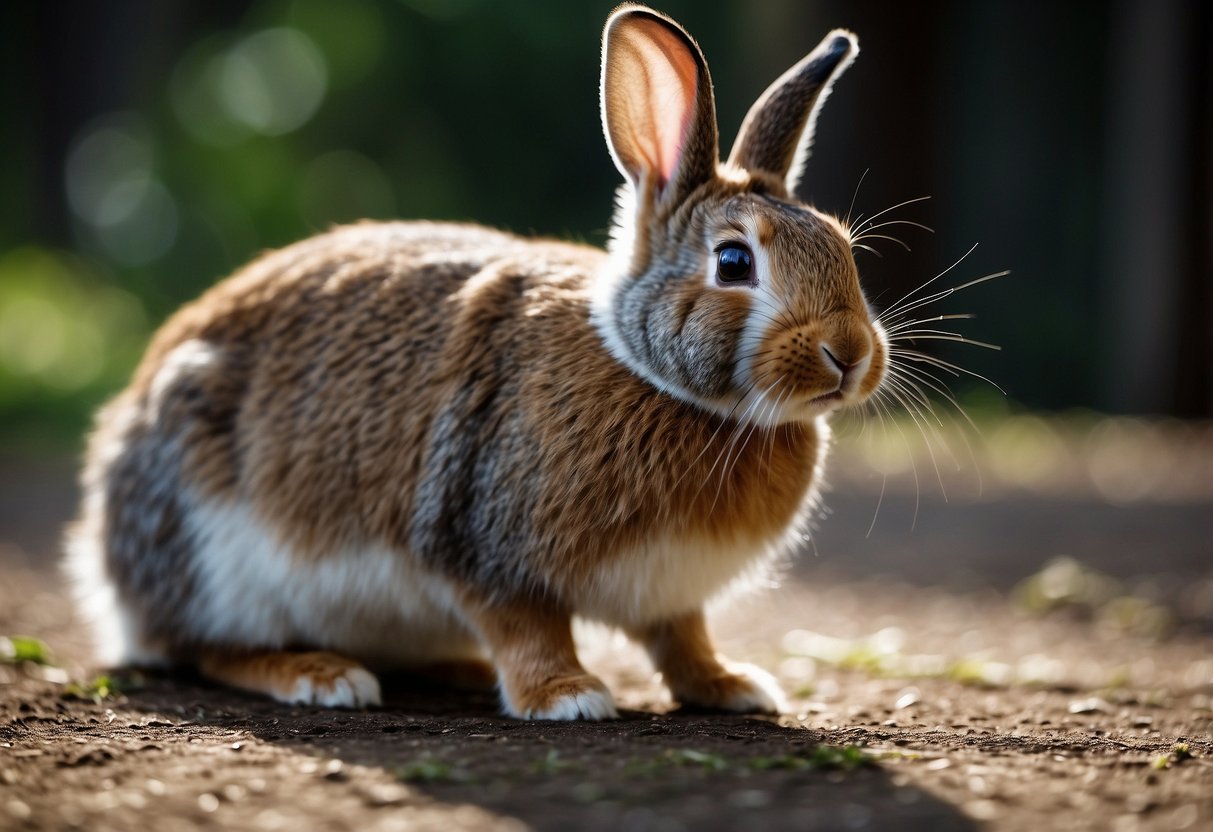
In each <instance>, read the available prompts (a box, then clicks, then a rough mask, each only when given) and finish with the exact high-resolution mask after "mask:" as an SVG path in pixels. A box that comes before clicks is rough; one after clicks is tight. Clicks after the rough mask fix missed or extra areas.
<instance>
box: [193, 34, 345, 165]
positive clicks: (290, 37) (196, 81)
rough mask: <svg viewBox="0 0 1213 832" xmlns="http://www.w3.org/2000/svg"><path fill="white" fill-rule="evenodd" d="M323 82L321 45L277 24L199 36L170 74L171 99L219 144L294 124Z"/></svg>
mask: <svg viewBox="0 0 1213 832" xmlns="http://www.w3.org/2000/svg"><path fill="white" fill-rule="evenodd" d="M327 90H328V66H327V64H326V62H325V58H324V55H323V54H322V53H321V51H320V49H319V48H318V47H317V46H316V44H315V42H313V41H312V39H311V38H309V37H308V36H307V35H305V34H304V33H303V32H301V31H299V30H298V29H294V28H290V27H285V26H282V27H275V28H272V29H263V30H261V31H259V32H254V33H253V34H251V35H248V36H246V37H244V38H242V39H240V40H238V41H236V42H235V43H233V44H230V45H229V44H227V43H226V41H225V40H223V39H212V40H210V41H204V42H203V43H201V44H200V45H199V46H198V47H197V48H196V49H195V50H194V51H193V52H191V53H190V54H189V55H187V56H186V58H185V60H183V61H182V62H181V65H180V66H179V68H178V70H177V72H176V74H175V75H174V78H173V83H172V101H173V108H174V110H175V111H176V113H177V117H178V118H179V119H180V120H181V123H182V125H184V126H185V128H186V129H187V130H189V131H190V133H191V134H193V136H194V137H195V138H196V139H198V140H199V141H202V142H206V143H207V144H214V145H221V146H226V145H232V144H235V143H237V142H239V141H241V140H243V139H245V138H247V137H248V136H250V135H254V134H260V135H265V136H280V135H284V134H286V133H290V132H291V131H293V130H297V129H298V128H300V127H302V126H303V125H304V124H306V123H307V122H308V121H309V120H310V119H311V118H312V116H313V115H315V113H316V111H317V110H318V109H319V107H320V105H321V103H322V102H323V101H324V96H325V93H326V92H327Z"/></svg>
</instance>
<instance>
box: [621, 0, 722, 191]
mask: <svg viewBox="0 0 1213 832" xmlns="http://www.w3.org/2000/svg"><path fill="white" fill-rule="evenodd" d="M602 124H603V128H604V129H605V130H606V137H607V144H608V145H609V146H610V149H611V155H612V156H613V157H614V159H615V165H616V166H617V167H618V168H619V171H620V172H621V173H622V174H623V175H624V176H626V177H627V178H628V180H629V181H631V183H632V184H633V185H634V186H635V187H636V189H637V191H639V192H640V193H641V194H642V195H643V197H644V198H646V199H652V200H654V202H655V203H657V204H658V205H661V206H665V207H667V208H672V207H673V206H675V205H677V204H679V203H681V201H682V200H683V199H684V198H685V197H686V196H687V195H689V194H690V193H691V191H693V190H694V189H695V188H697V187H698V186H699V185H701V184H703V183H704V182H706V181H708V180H709V179H711V178H712V177H713V176H715V174H716V165H717V162H718V161H719V158H720V149H719V136H718V132H717V128H716V105H715V101H714V99H713V97H712V81H711V78H710V77H709V76H708V68H707V64H706V63H705V62H704V59H703V54H702V53H701V52H700V51H699V47H698V46H697V45H696V44H695V41H694V40H692V39H691V36H690V35H688V34H687V33H686V31H685V30H684V29H683V28H682V27H681V26H679V25H678V24H677V23H675V22H674V21H673V20H670V19H669V18H668V17H665V16H664V15H661V14H658V13H657V12H655V11H653V10H651V9H647V8H644V7H643V6H625V7H623V8H621V9H619V10H618V11H616V12H615V13H614V14H612V15H611V17H610V19H608V20H607V24H606V31H605V32H604V33H603V42H602Z"/></svg>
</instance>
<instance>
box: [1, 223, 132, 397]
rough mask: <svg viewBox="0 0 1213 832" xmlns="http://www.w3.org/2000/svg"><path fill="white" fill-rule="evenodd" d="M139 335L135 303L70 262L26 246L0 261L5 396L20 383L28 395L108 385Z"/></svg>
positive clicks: (12, 393) (127, 362)
mask: <svg viewBox="0 0 1213 832" xmlns="http://www.w3.org/2000/svg"><path fill="white" fill-rule="evenodd" d="M146 331H147V319H146V316H145V314H144V310H143V308H142V306H141V305H140V303H139V301H138V300H137V299H136V298H135V297H134V296H132V295H130V294H129V293H127V292H125V291H123V290H121V289H117V288H115V287H112V286H106V285H104V284H101V283H99V282H98V281H96V280H94V279H92V276H91V275H89V274H88V273H87V272H86V271H85V270H84V269H83V267H82V266H81V264H80V263H79V262H78V261H76V260H73V259H71V258H67V257H62V256H59V255H56V254H53V253H51V252H47V251H44V250H42V249H37V248H33V247H27V248H21V249H16V250H14V251H11V252H8V253H7V254H5V255H4V256H3V257H2V258H0V375H4V376H6V377H7V378H8V379H9V386H8V390H7V394H8V395H9V396H10V397H12V396H20V395H21V389H22V388H23V387H25V386H26V385H29V387H30V388H31V395H33V390H36V389H37V388H38V387H43V388H50V389H53V390H62V391H75V390H80V389H83V388H85V387H87V386H89V385H91V384H94V383H96V382H98V381H99V380H101V379H102V378H103V377H105V378H109V379H111V381H116V380H117V379H118V377H120V376H121V375H123V374H125V373H126V372H128V371H129V368H130V365H131V364H133V363H134V360H135V358H136V356H137V355H138V351H139V349H140V348H141V346H142V340H143V337H144V335H145V333H146Z"/></svg>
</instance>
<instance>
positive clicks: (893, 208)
mask: <svg viewBox="0 0 1213 832" xmlns="http://www.w3.org/2000/svg"><path fill="white" fill-rule="evenodd" d="M930 198H931V197H929V196H919V197H915V198H914V199H907V200H906V201H905V202H899V203H897V204H896V205H890V206H889V207H888V208H886V209H884V210H883V211H877V212H876V213H875V214H873V215H872V216H870V217H868V219H867V220H865V221H864V223H863V224H861V225H860V226H859V227H857V228H856V229H855V233H856V234H858V233H861V232H862V231H863V228H864V226H865V225H869V224H871V222H872V221H873V220H875V219H876V218H878V217H883V216H884V215H885V214H887V213H889V212H890V211H896V210H897V209H898V208H903V207H905V206H906V205H913V204H914V203H915V202H925V201H926V200H928V199H930Z"/></svg>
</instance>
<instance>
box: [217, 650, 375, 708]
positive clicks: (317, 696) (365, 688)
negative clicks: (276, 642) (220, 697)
mask: <svg viewBox="0 0 1213 832" xmlns="http://www.w3.org/2000/svg"><path fill="white" fill-rule="evenodd" d="M198 666H199V669H200V670H201V671H202V673H203V674H204V675H206V676H209V677H210V678H212V679H214V680H216V681H218V682H223V683H224V684H228V685H232V686H233V687H238V688H244V689H245V690H251V691H255V692H257V693H264V694H267V695H269V696H271V697H273V698H274V699H277V700H278V701H279V702H286V703H290V704H300V705H319V706H321V707H324V708H364V707H367V706H369V705H378V704H380V702H381V697H380V693H379V680H378V679H376V678H375V676H374V675H373V674H371V673H370V671H368V670H367V669H366V668H364V667H363V666H362V665H360V664H358V662H356V661H354V660H352V659H347V658H345V657H344V656H339V655H337V654H336V653H327V652H319V651H317V652H307V653H289V652H252V653H250V652H235V651H233V652H228V651H210V652H208V653H206V654H205V655H204V656H203V657H202V659H201V660H200V661H199V664H198Z"/></svg>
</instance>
